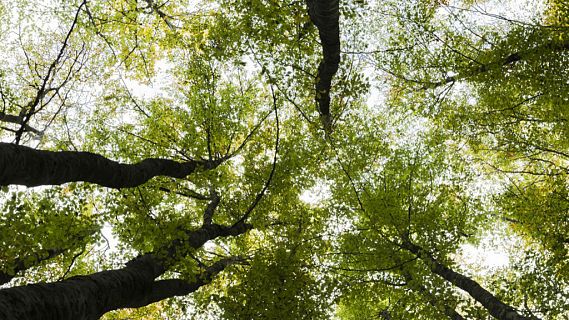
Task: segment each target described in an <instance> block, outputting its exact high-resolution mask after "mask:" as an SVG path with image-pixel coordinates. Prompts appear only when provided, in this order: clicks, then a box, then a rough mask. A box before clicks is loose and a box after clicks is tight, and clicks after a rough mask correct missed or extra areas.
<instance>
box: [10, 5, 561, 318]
mask: <svg viewBox="0 0 569 320" xmlns="http://www.w3.org/2000/svg"><path fill="white" fill-rule="evenodd" d="M513 3H514V2H513V1H511V3H505V4H498V3H497V2H495V1H466V0H465V1H424V0H406V1H392V0H388V1H359V0H354V1H341V3H340V13H341V21H340V26H341V29H340V30H341V34H340V37H341V41H342V54H341V65H340V69H339V71H338V73H337V74H336V76H335V78H334V80H333V84H332V92H331V98H332V105H331V110H332V116H333V125H332V129H331V130H328V129H326V130H325V129H324V128H322V125H321V123H320V122H319V119H318V111H317V108H316V102H315V97H316V96H317V94H316V93H315V92H314V91H315V90H314V84H315V81H316V80H317V74H318V64H319V61H320V59H321V58H322V52H321V50H322V49H321V45H320V43H319V37H318V29H317V28H316V27H315V26H314V25H313V24H312V22H311V20H310V17H309V15H308V13H307V7H306V3H305V2H304V1H288V2H286V1H285V2H283V1H275V0H221V1H212V0H203V1H156V0H144V1H141V0H138V1H137V0H88V1H60V0H55V1H49V2H47V3H43V2H41V1H39V2H38V1H32V0H26V1H3V2H1V3H0V17H1V18H2V19H0V43H2V45H3V48H4V49H3V52H2V53H0V61H1V62H2V63H0V98H1V100H0V108H1V109H0V135H1V137H2V141H3V142H10V143H20V144H24V145H28V146H32V147H35V148H38V149H46V150H57V151H61V150H71V151H88V152H92V153H96V154H100V155H102V156H105V157H107V158H109V159H112V160H116V161H120V162H123V163H137V162H140V161H143V160H144V159H147V158H163V159H171V160H175V161H178V162H186V161H194V160H195V161H198V162H199V161H202V162H201V163H206V162H207V161H210V162H215V161H217V162H218V164H219V165H216V166H214V167H207V166H205V165H200V166H198V168H197V169H196V171H195V172H193V173H192V174H190V175H189V176H187V177H185V178H182V179H174V178H169V177H161V176H159V177H155V178H153V179H151V180H150V181H148V182H147V183H145V184H143V185H140V186H137V187H134V188H125V189H119V190H110V189H107V188H102V187H99V186H96V185H89V184H86V183H69V184H65V185H63V186H56V187H47V186H46V187H39V188H36V189H26V190H24V189H23V188H20V187H14V186H10V187H5V188H3V189H2V193H1V194H0V199H1V200H0V207H1V211H0V244H1V246H2V250H1V254H0V271H1V272H2V273H6V274H10V275H11V276H12V275H13V274H14V273H16V278H15V280H13V281H12V282H11V283H10V284H8V285H7V286H15V285H21V284H29V283H34V282H38V281H54V280H59V279H65V278H69V277H71V276H74V275H85V274H90V273H94V272H97V271H101V270H110V269H113V268H117V267H120V266H121V265H122V264H124V263H125V262H126V261H128V260H129V259H130V258H132V257H135V256H137V255H139V254H144V253H149V252H158V251H160V250H161V249H163V248H165V247H168V246H169V244H171V243H176V242H180V241H182V239H184V237H186V236H187V233H188V231H191V230H196V229H198V228H199V227H200V226H202V224H204V223H205V219H204V212H206V211H207V210H208V209H207V208H208V207H209V206H210V205H211V203H212V202H213V199H215V198H216V197H217V196H218V197H219V201H220V202H219V206H218V207H217V208H215V214H214V215H213V217H212V219H213V222H214V223H217V224H220V225H224V226H231V225H234V224H235V223H237V222H238V221H241V220H246V221H247V222H248V223H251V224H252V226H253V229H252V230H250V231H248V232H247V233H246V234H243V235H239V236H238V237H225V238H218V239H215V240H213V241H209V242H207V243H206V244H205V245H204V246H202V247H200V248H191V247H189V246H188V247H185V248H179V252H182V253H183V254H177V255H172V257H170V258H171V259H172V263H171V268H169V270H168V272H166V273H165V274H164V275H163V276H162V278H163V279H184V280H186V281H192V280H196V279H198V278H199V274H200V273H201V272H202V271H203V270H206V269H207V267H208V266H210V265H212V264H213V263H215V262H216V261H220V259H222V258H223V257H239V259H238V261H239V263H236V264H235V265H232V266H228V267H226V268H225V269H224V270H223V271H222V272H221V273H219V275H217V276H216V277H215V278H214V279H213V281H212V282H211V283H209V284H207V285H204V286H203V287H202V288H201V289H200V290H199V291H197V292H195V293H193V294H192V295H189V296H186V297H178V298H173V299H168V300H162V301H160V302H158V303H155V304H152V305H150V306H146V307H143V308H139V309H124V310H118V311H114V312H111V313H108V314H107V315H105V316H104V318H105V319H125V318H129V319H134V318H136V319H159V318H164V319H166V318H180V319H183V318H196V319H208V318H222V319H278V318H282V319H329V318H334V317H336V318H339V319H439V318H444V317H450V316H449V314H450V313H452V312H456V313H459V314H461V315H462V316H463V317H465V318H471V319H489V318H490V313H489V311H488V310H487V309H486V308H485V307H484V306H482V305H481V304H479V303H478V302H480V301H478V302H477V301H476V298H475V297H471V296H469V295H468V294H466V293H464V291H462V290H461V288H459V287H457V286H456V285H454V284H452V283H451V282H449V281H446V280H445V279H444V278H443V277H441V276H440V274H436V272H434V271H433V262H432V261H429V260H428V259H427V258H426V257H428V256H430V257H432V258H433V259H435V260H436V261H438V262H440V263H441V264H443V265H444V266H446V267H447V268H450V269H452V270H454V271H456V272H458V273H461V274H463V275H465V276H467V277H469V278H471V279H473V280H475V281H477V282H478V283H480V284H481V285H482V287H484V288H485V289H486V290H488V291H489V292H491V293H492V294H494V295H495V296H496V297H497V298H498V299H500V300H501V301H502V302H504V303H506V304H508V305H510V306H513V308H515V309H516V311H518V312H519V313H520V314H523V315H526V316H536V317H539V318H543V319H564V318H566V317H568V315H569V310H568V309H567V305H569V297H568V288H569V284H568V282H569V262H568V261H569V260H568V250H569V233H568V231H567V230H569V179H568V174H569V139H568V138H567V137H569V125H568V123H567V119H568V118H569V85H568V82H567V79H568V78H569V74H568V70H569V69H568V68H567V67H566V66H567V63H568V62H569V38H568V36H569V34H568V21H567V17H568V16H569V14H568V12H569V11H568V10H569V7H568V6H567V4H566V3H565V2H564V1H557V0H555V1H554V0H547V1H546V0H543V1H537V0H536V1H527V5H528V8H525V9H523V10H510V9H509V6H513ZM532 9H533V10H532ZM492 12H497V13H492ZM8 115H10V116H13V117H11V118H10V117H7V116H8ZM10 119H12V120H10ZM3 170H4V168H3V167H0V173H2V171H3ZM497 224H500V225H502V226H504V228H506V229H507V230H508V232H509V233H511V235H512V237H515V238H516V239H518V240H519V243H520V244H521V245H519V247H517V248H516V250H515V252H509V253H506V252H504V253H503V254H504V255H506V254H508V258H509V263H508V264H507V265H505V266H504V267H503V268H502V269H500V270H499V272H498V271H496V270H494V271H493V272H480V270H475V269H473V268H471V267H470V266H469V265H468V263H466V262H465V261H463V260H461V258H460V253H461V252H462V254H463V255H464V252H463V249H464V248H465V246H466V245H469V246H472V247H476V246H477V245H478V244H479V243H480V242H481V241H482V240H484V239H483V237H485V236H484V235H485V234H488V232H485V231H488V230H491V229H492V228H493V227H494V226H495V225H497ZM495 236H496V237H497V238H499V234H498V232H496V234H495ZM498 240H503V241H506V240H504V239H498ZM498 240H497V241H498ZM107 241H108V242H109V243H108V244H107ZM409 243H412V244H414V245H416V246H418V247H420V248H422V249H423V250H424V251H425V252H427V253H426V254H417V253H414V252H412V250H409V246H408V244H409ZM53 250H56V251H57V252H56V253H54V254H50V252H52V251H53ZM466 254H467V255H468V253H466ZM462 289H464V288H462Z"/></svg>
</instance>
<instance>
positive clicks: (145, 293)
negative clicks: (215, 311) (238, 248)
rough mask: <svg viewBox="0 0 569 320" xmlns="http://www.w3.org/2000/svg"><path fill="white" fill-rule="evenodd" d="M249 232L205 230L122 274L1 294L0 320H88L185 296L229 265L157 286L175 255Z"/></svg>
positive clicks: (115, 272)
mask: <svg viewBox="0 0 569 320" xmlns="http://www.w3.org/2000/svg"><path fill="white" fill-rule="evenodd" d="M249 229H251V225H248V224H246V223H239V224H236V225H234V226H231V227H226V226H220V225H217V224H208V225H204V226H203V227H201V228H200V229H197V230H195V231H188V232H187V237H186V239H184V240H179V241H176V242H174V243H172V244H171V246H169V247H167V248H165V249H164V250H161V251H159V252H157V253H155V254H146V255H142V256H140V257H138V258H135V259H133V260H131V261H130V262H128V263H127V265H126V266H125V267H124V268H121V269H116V270H110V271H103V272H98V273H95V274H92V275H88V276H78V277H73V278H70V279H67V280H64V281H60V282H55V283H47V284H32V285H28V286H23V287H15V288H9V289H4V290H0V319H54V320H56V319H57V320H66V319H69V320H76V319H85V320H92V319H98V318H99V317H101V316H102V315H103V314H105V313H106V312H109V311H111V310H116V309H121V308H137V307H141V306H145V305H147V304H150V303H153V302H156V301H160V300H162V299H166V298H169V297H173V296H176V295H185V294H188V293H190V292H193V291H195V290H197V289H198V288H199V287H201V286H202V285H204V284H206V283H208V282H209V281H211V278H212V277H213V276H214V275H215V274H216V273H218V272H220V271H221V270H223V268H224V267H225V266H226V265H228V264H230V263H231V259H229V260H227V259H226V260H221V261H219V262H218V263H216V264H214V265H212V266H211V267H209V268H207V269H206V271H205V272H204V273H203V274H202V275H201V276H200V277H198V278H197V280H195V281H193V282H191V283H188V282H184V281H182V280H176V279H173V280H160V281H155V279H156V278H157V277H158V276H160V275H162V274H163V273H164V272H165V271H166V270H168V268H169V267H170V266H171V265H172V264H173V263H174V262H175V261H177V260H176V256H174V255H181V254H184V253H185V252H186V251H187V250H190V249H191V248H194V249H195V248H199V247H201V246H203V244H204V243H206V242H207V241H209V240H213V239H215V238H217V237H224V236H236V235H239V234H242V233H245V232H246V231H247V230H249Z"/></svg>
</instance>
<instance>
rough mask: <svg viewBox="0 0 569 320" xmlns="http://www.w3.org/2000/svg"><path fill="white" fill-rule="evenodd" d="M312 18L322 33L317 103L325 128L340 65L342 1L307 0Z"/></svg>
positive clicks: (330, 120)
mask: <svg viewBox="0 0 569 320" xmlns="http://www.w3.org/2000/svg"><path fill="white" fill-rule="evenodd" d="M306 2H307V5H308V14H309V15H310V20H311V21H312V23H314V25H315V26H316V28H318V33H319V35H320V42H321V45H322V60H321V61H320V65H319V66H318V78H317V79H316V103H317V104H318V111H319V112H320V117H321V119H322V122H323V124H324V127H325V128H329V127H330V125H331V122H332V117H331V114H330V88H331V86H332V78H333V77H334V75H335V74H336V72H337V71H338V67H339V65H340V22H339V20H340V5H339V4H340V1H339V0H307V1H306Z"/></svg>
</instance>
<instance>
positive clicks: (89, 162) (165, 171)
mask: <svg viewBox="0 0 569 320" xmlns="http://www.w3.org/2000/svg"><path fill="white" fill-rule="evenodd" d="M220 162H221V161H187V162H176V161H173V160H168V159H155V158H150V159H144V160H142V161H141V162H139V163H136V164H123V163H119V162H116V161H113V160H109V159H107V158H105V157H103V156H101V155H98V154H94V153H90V152H74V151H44V150H35V149H32V148H28V147H25V146H20V145H15V144H9V143H0V185H11V184H18V185H25V186H28V187H33V186H40V185H58V184H63V183H67V182H75V181H84V182H91V183H96V184H98V185H100V186H104V187H110V188H129V187H135V186H138V185H141V184H143V183H145V182H146V181H148V180H150V179H151V178H153V177H156V176H168V177H173V178H184V177H186V176H188V175H189V174H191V173H193V172H194V171H196V169H198V167H203V168H205V169H211V168H214V167H216V166H217V165H219V164H220Z"/></svg>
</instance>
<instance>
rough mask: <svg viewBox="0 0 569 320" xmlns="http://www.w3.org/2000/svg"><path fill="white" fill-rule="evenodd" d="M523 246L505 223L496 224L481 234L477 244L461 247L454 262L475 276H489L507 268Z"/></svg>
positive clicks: (521, 250)
mask: <svg viewBox="0 0 569 320" xmlns="http://www.w3.org/2000/svg"><path fill="white" fill-rule="evenodd" d="M523 246H524V244H523V240H522V239H521V238H520V237H518V236H516V235H514V234H512V233H511V232H509V231H508V225H507V224H506V223H502V222H497V223H495V224H494V225H493V226H491V227H489V228H488V229H486V230H485V231H484V232H483V234H482V235H481V236H480V241H479V242H478V244H470V243H466V244H463V245H461V246H460V249H459V252H458V253H457V254H456V256H455V260H456V261H458V262H460V264H461V265H463V266H464V267H465V268H466V269H467V270H469V271H472V272H473V273H475V274H479V275H482V276H484V275H490V274H492V273H493V272H496V271H499V270H500V269H504V268H508V267H509V266H510V263H511V261H513V260H516V259H517V258H518V257H517V255H518V254H521V253H522V252H523V249H522V248H523Z"/></svg>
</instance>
